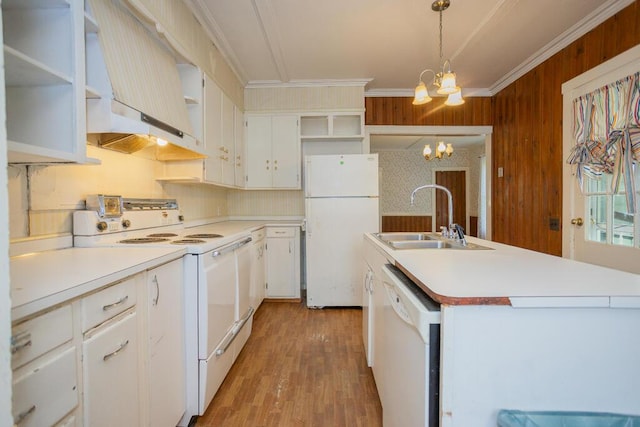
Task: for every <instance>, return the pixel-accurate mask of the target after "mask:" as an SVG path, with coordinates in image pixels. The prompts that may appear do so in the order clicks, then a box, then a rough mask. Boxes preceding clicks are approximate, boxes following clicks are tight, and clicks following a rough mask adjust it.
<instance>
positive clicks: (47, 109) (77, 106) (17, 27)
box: [2, 0, 87, 163]
mask: <svg viewBox="0 0 640 427" xmlns="http://www.w3.org/2000/svg"><path fill="white" fill-rule="evenodd" d="M2 24H3V37H4V65H5V92H6V114H7V120H6V124H7V154H8V161H9V163H70V162H71V163H73V162H80V163H81V162H85V161H87V158H86V128H85V122H86V120H85V117H86V116H85V108H84V103H85V73H84V62H85V61H84V2H83V1H82V0H50V1H35V0H32V1H22V0H5V1H3V2H2ZM34 123H37V125H34Z"/></svg>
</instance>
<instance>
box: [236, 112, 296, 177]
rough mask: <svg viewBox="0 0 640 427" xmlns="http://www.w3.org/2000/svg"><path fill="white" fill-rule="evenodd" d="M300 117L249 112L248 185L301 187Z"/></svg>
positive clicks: (247, 139)
mask: <svg viewBox="0 0 640 427" xmlns="http://www.w3.org/2000/svg"><path fill="white" fill-rule="evenodd" d="M298 117H299V116H297V115H247V134H246V141H247V146H246V148H245V149H246V158H247V162H246V165H247V166H246V184H247V185H246V188H254V189H300V188H301V182H300V169H301V159H300V136H299V129H298Z"/></svg>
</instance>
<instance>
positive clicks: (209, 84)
mask: <svg viewBox="0 0 640 427" xmlns="http://www.w3.org/2000/svg"><path fill="white" fill-rule="evenodd" d="M204 118H205V120H204V144H205V147H206V153H207V156H208V157H207V158H206V159H205V160H204V165H205V166H204V173H205V179H206V180H207V181H210V182H216V183H220V182H222V159H221V158H220V157H222V155H223V154H224V147H223V146H222V90H220V88H219V87H218V85H216V83H215V82H214V81H213V80H211V79H210V78H209V77H208V76H207V75H206V74H205V75H204Z"/></svg>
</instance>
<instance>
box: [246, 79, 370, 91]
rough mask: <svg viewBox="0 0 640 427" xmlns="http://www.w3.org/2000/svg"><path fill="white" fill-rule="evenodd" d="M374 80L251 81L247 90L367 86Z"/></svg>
mask: <svg viewBox="0 0 640 427" xmlns="http://www.w3.org/2000/svg"><path fill="white" fill-rule="evenodd" d="M371 80H373V79H324V80H291V81H289V82H280V81H274V80H256V81H250V82H249V83H247V85H246V86H245V89H266V88H288V87H327V86H359V87H364V86H366V85H367V84H368V83H369V82H370V81H371Z"/></svg>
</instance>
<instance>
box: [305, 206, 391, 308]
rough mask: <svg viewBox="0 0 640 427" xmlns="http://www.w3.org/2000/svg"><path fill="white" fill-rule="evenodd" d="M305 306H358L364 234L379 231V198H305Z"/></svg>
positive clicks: (360, 295)
mask: <svg viewBox="0 0 640 427" xmlns="http://www.w3.org/2000/svg"><path fill="white" fill-rule="evenodd" d="M305 208H306V218H307V231H306V248H307V252H306V254H307V256H306V259H307V305H308V306H310V307H324V306H361V305H362V268H361V265H362V257H363V250H362V247H363V244H364V243H363V234H364V233H367V232H377V231H378V224H379V219H378V199H377V198H373V197H352V198H319V199H306V206H305Z"/></svg>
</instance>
